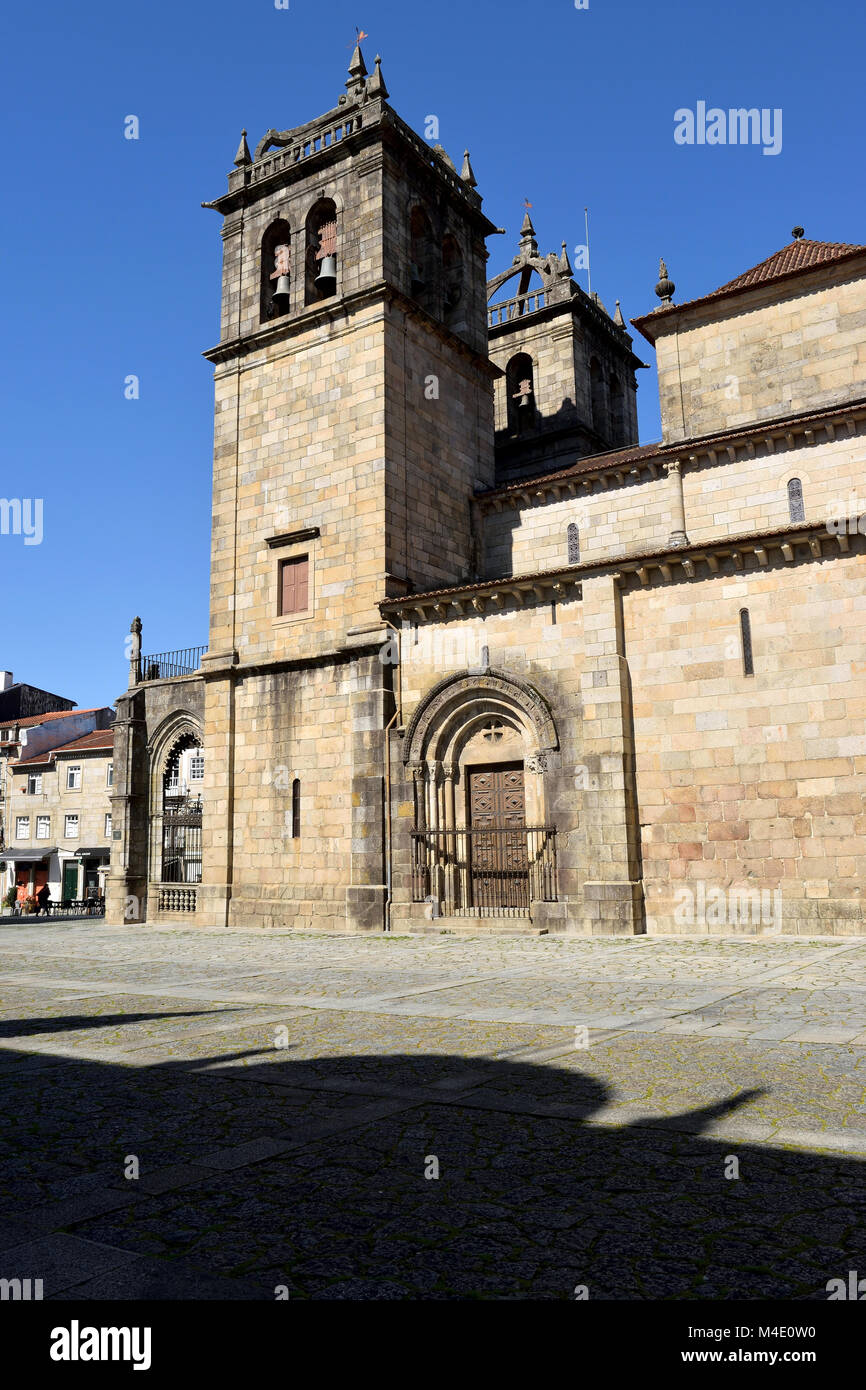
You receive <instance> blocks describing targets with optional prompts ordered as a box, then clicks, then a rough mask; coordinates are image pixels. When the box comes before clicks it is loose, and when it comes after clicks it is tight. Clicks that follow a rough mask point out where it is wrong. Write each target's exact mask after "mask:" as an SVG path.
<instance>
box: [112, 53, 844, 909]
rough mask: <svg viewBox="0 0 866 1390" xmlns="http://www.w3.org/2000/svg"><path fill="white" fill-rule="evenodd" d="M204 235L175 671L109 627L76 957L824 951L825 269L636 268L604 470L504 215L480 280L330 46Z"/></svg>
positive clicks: (380, 100)
mask: <svg viewBox="0 0 866 1390" xmlns="http://www.w3.org/2000/svg"><path fill="white" fill-rule="evenodd" d="M205 207H207V208H208V209H211V210H213V211H215V212H216V213H217V214H219V216H220V218H221V220H222V238H223V247H224V258H223V273H222V312H221V326H220V339H219V342H218V344H217V345H216V346H215V347H213V348H211V349H210V350H209V351H208V352H206V353H205V356H206V357H207V358H208V360H209V361H210V362H211V363H212V364H213V368H214V375H215V397H216V399H215V440H214V468H213V532H212V555H211V587H210V633H209V639H208V645H207V648H206V649H203V648H202V649H191V650H190V651H187V652H160V653H157V654H156V655H153V656H148V655H142V636H141V630H142V625H141V622H140V620H139V619H136V621H135V622H134V623H133V630H132V634H131V637H130V654H131V659H130V677H129V688H128V690H127V691H126V693H124V694H123V695H122V696H121V697H120V699H119V702H118V717H117V723H116V726H115V728H116V741H115V790H114V796H113V826H114V837H115V838H114V844H113V853H112V868H111V878H110V883H109V895H108V896H109V900H108V916H109V920H113V921H115V922H122V921H126V922H146V923H164V922H177V923H183V924H185V925H188V926H194V925H196V924H201V925H205V926H227V927H251V926H261V927H275V928H280V927H283V928H285V927H294V928H304V929H310V928H325V929H327V930H331V931H333V930H341V931H342V930H345V931H374V932H381V931H392V932H397V931H401V932H403V931H407V930H409V931H428V932H439V931H448V930H476V931H493V930H501V929H508V930H512V931H515V930H516V931H536V932H537V931H550V932H566V931H567V932H576V933H584V934H605V933H618V934H633V933H642V932H675V931H683V932H694V931H698V932H700V931H707V932H712V931H719V932H729V931H731V930H740V931H748V932H757V933H769V932H774V931H782V932H791V933H815V932H820V933H827V932H830V933H857V932H861V931H862V930H863V925H864V910H863V884H864V870H866V802H864V795H866V730H864V718H866V585H864V578H866V568H864V555H866V535H864V533H866V487H864V486H863V480H862V474H863V464H864V428H866V389H864V382H866V247H864V246H861V245H851V244H842V243H836V242H825V241H813V240H808V239H807V238H806V237H805V234H804V232H803V230H802V229H801V228H795V229H794V233H793V240H792V241H790V243H789V244H787V245H785V246H784V247H783V248H782V249H781V250H778V251H776V252H775V253H774V254H770V255H769V256H768V258H767V259H766V260H764V261H763V262H761V263H760V264H759V265H756V266H754V267H753V268H752V269H750V270H746V271H745V272H744V273H743V274H740V275H738V276H737V278H736V279H734V280H731V281H730V282H729V283H728V284H725V285H723V286H722V287H721V288H718V289H715V288H713V287H712V286H707V287H704V292H702V293H701V296H700V297H699V298H694V299H691V300H690V301H686V302H682V303H678V302H676V301H675V298H674V296H675V286H674V284H673V282H672V280H671V279H670V278H669V276H668V272H667V270H666V269H665V267H664V264H662V267H661V273H660V278H659V282H658V285H657V286H656V296H657V299H658V301H659V303H658V304H657V305H656V307H655V308H654V309H652V310H650V311H648V312H646V313H645V314H644V316H643V317H640V318H636V319H634V320H632V324H633V326H634V328H635V330H636V331H637V332H638V333H640V334H641V335H642V337H643V339H644V340H646V344H647V346H646V347H644V349H643V351H644V355H646V353H647V351H648V350H649V345H652V347H653V348H654V349H655V352H656V354H657V361H658V372H659V385H660V394H661V408H662V430H663V438H662V441H661V442H660V443H654V444H645V445H640V444H639V443H638V436H637V423H636V421H637V416H636V409H635V393H636V388H637V379H636V373H637V371H638V369H640V368H641V366H642V365H643V364H642V363H641V361H640V358H639V357H638V356H637V355H636V353H635V351H634V343H633V338H632V336H630V334H629V332H628V331H627V328H626V324H625V322H624V319H623V316H622V313H621V311H620V308H619V304H617V305H616V309H615V312H614V313H613V314H612V315H611V313H609V312H608V310H607V309H606V308H605V307H604V305H603V304H602V302H601V300H600V299H599V297H598V296H597V295H595V294H593V295H589V294H587V293H585V292H584V291H583V290H582V289H581V288H580V287H579V286H578V284H577V283H576V282H575V280H574V279H573V275H572V267H571V265H570V263H569V258H568V254H567V251H566V248H565V245H564V244H563V246H562V249H561V251H559V252H552V253H548V254H542V253H541V252H540V250H539V246H538V242H537V239H536V234H535V230H534V228H533V225H532V221H531V218H530V215H529V211H528V208H527V213H526V217H525V219H524V221H523V225H522V227H521V229H520V234H519V238H516V239H515V240H516V254H514V255H513V257H512V258H511V260H510V263H509V264H507V265H506V266H505V267H504V268H503V269H502V270H501V272H500V273H497V274H495V275H494V276H493V278H490V279H489V278H488V268H487V260H488V248H487V241H488V239H491V238H492V241H491V251H490V254H491V257H492V261H493V263H494V264H495V263H496V259H497V258H498V257H501V260H502V261H507V260H508V255H509V254H510V252H511V250H513V244H512V247H511V248H509V252H508V253H502V247H503V245H504V243H503V242H502V241H501V240H499V239H497V237H496V234H497V233H498V232H499V231H501V229H497V228H495V227H494V226H493V224H492V223H491V222H490V221H489V220H488V219H487V217H486V216H485V214H484V212H483V211H482V199H481V196H480V195H479V193H478V190H477V187H476V180H475V176H474V173H473V169H472V165H471V162H470V158H469V155H468V154H467V155H466V156H465V157H464V159H463V162H462V167H461V168H460V169H459V170H458V168H457V166H456V164H455V163H453V162H452V160H451V158H450V157H449V155H448V154H447V153H446V152H445V151H444V150H443V149H442V148H441V147H439V146H436V147H433V146H431V145H430V144H429V143H427V142H426V141H424V140H423V139H421V138H420V137H419V136H418V135H416V134H415V133H414V132H413V131H412V130H411V129H410V128H409V127H408V126H407V125H406V124H405V123H404V122H403V121H402V120H401V119H400V117H399V116H398V115H397V113H396V112H395V111H394V110H393V108H392V107H391V106H390V105H389V103H388V92H387V89H386V86H385V80H384V77H383V75H382V71H381V65H380V60H379V59H378V58H377V59H376V62H375V66H374V69H373V71H372V73H370V72H369V71H368V70H367V67H366V64H365V62H364V58H363V56H362V54H361V51H360V48H356V49H355V52H354V54H353V56H352V61H351V64H350V67H349V78H348V81H347V82H346V84H345V91H344V92H343V93H341V95H340V96H339V100H338V101H337V103H336V105H334V106H333V108H332V109H331V110H329V111H328V112H327V113H326V114H325V115H323V116H321V117H319V118H317V119H315V120H312V121H309V122H308V123H307V124H305V125H300V126H298V127H296V128H295V129H291V130H269V131H268V132H267V134H266V135H265V136H264V137H263V138H262V139H261V140H260V141H259V143H258V145H257V147H256V148H255V151H254V153H252V154H251V153H250V149H249V146H248V144H247V140H246V133H244V135H243V137H242V139H241V144H240V148H239V150H238V153H237V156H236V158H235V161H234V168H233V170H232V172H231V173H230V174H229V176H228V191H227V192H226V193H224V194H223V195H222V196H220V197H218V198H216V199H215V200H214V201H213V202H210V203H207V204H205ZM768 249H771V248H768ZM648 297H649V296H648ZM202 505H203V506H204V505H205V501H204V498H203V499H202ZM144 630H145V634H146V635H148V636H149V634H147V625H146V617H145V629H144ZM144 645H145V646H148V645H153V644H148V643H147V642H145V643H144ZM769 904H771V905H772V910H771V911H767V910H766V909H767V906H768V905H769Z"/></svg>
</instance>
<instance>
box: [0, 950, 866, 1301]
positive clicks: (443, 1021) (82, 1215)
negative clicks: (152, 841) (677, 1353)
mask: <svg viewBox="0 0 866 1390" xmlns="http://www.w3.org/2000/svg"><path fill="white" fill-rule="evenodd" d="M0 997H2V1001H3V1002H2V1022H0V1034H2V1047H0V1071H2V1080H3V1086H4V1094H5V1097H6V1099H5V1105H4V1114H3V1127H2V1131H0V1277H3V1278H16V1277H18V1278H26V1277H31V1278H42V1280H43V1284H44V1292H45V1297H47V1298H56V1299H61V1300H62V1299H73V1298H74V1299H78V1298H88V1299H101V1298H126V1299H135V1298H141V1297H157V1298H200V1299H221V1298H233V1299H274V1298H275V1297H277V1296H278V1295H277V1292H276V1291H277V1290H278V1289H279V1290H281V1294H280V1295H279V1296H288V1297H289V1298H295V1299H296V1298H316V1299H322V1298H324V1299H329V1298H330V1299H340V1298H365V1299H404V1298H432V1299H453V1298H466V1297H470V1298H473V1297H474V1298H493V1299H503V1298H506V1299H508V1298H512V1299H514V1298H516V1299H525V1298H551V1299H556V1298H559V1299H568V1298H573V1297H575V1290H576V1289H577V1288H578V1287H579V1286H585V1287H586V1288H587V1290H588V1294H589V1297H590V1298H605V1299H648V1300H653V1299H732V1298H747V1299H763V1298H778V1297H782V1298H792V1299H803V1300H808V1299H818V1298H820V1299H823V1298H826V1296H827V1294H826V1284H827V1281H828V1280H830V1279H833V1278H839V1277H843V1278H847V1275H848V1271H849V1270H852V1269H853V1270H860V1271H861V1273H862V1272H866V1235H864V1216H866V1184H864V1181H863V1179H864V1174H866V1169H864V1159H866V1104H864V1098H866V941H863V940H861V941H857V940H852V939H848V940H842V941H840V939H839V938H838V937H836V938H832V939H829V938H824V939H814V940H807V939H802V938H798V939H796V940H794V939H792V940H791V941H787V940H779V939H775V940H773V941H768V940H755V939H753V938H747V937H740V938H736V939H733V938H728V939H720V938H712V939H707V938H703V939H695V938H682V937H679V938H676V939H673V938H658V937H651V938H634V939H629V940H623V939H622V938H619V939H610V940H601V939H594V940H577V939H571V940H563V939H557V938H552V937H540V938H536V937H501V936H500V937H490V938H484V937H475V938H464V937H458V936H451V935H442V936H427V937H413V938H408V937H395V938H383V937H377V938H357V937H340V936H315V937H313V936H310V935H306V936H305V935H302V934H298V933H291V932H286V933H273V934H271V933H269V934H253V933H249V932H244V933H240V932H215V931H214V932H211V931H168V930H156V929H153V928H146V929H143V928H126V929H124V928H113V927H106V926H105V925H104V924H102V923H92V922H88V923H84V922H82V923H69V924H66V923H64V924H60V923H55V924H46V923H42V924H40V925H39V926H35V925H26V924H20V925H18V924H15V925H4V926H2V927H0ZM133 1159H134V1160H136V1161H137V1165H138V1177H137V1178H136V1177H133V1178H128V1177H126V1176H125V1170H130V1171H131V1165H132V1160H133ZM734 1160H736V1162H734ZM737 1168H738V1172H739V1176H738V1177H734V1176H732V1174H733V1172H734V1171H735V1170H736V1169H737ZM437 1171H438V1176H434V1174H435V1173H436V1172H437Z"/></svg>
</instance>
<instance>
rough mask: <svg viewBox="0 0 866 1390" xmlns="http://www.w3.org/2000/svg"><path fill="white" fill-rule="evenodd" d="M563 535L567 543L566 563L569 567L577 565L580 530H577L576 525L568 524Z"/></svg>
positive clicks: (573, 523) (578, 561)
mask: <svg viewBox="0 0 866 1390" xmlns="http://www.w3.org/2000/svg"><path fill="white" fill-rule="evenodd" d="M565 534H566V539H567V542H568V563H569V564H570V565H579V564H580V530H579V529H578V526H577V523H576V522H574V521H572V522H570V523H569V525H568V528H567V530H566V533H565Z"/></svg>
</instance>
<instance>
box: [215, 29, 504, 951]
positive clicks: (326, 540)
mask: <svg viewBox="0 0 866 1390" xmlns="http://www.w3.org/2000/svg"><path fill="white" fill-rule="evenodd" d="M204 206H205V207H208V208H212V209H214V210H215V211H217V212H219V213H220V214H221V215H222V218H223V225H222V236H223V245H224V255H223V273H222V310H221V324H220V341H219V343H218V344H217V346H216V347H214V348H212V349H210V350H209V351H208V352H207V353H205V356H206V357H207V358H208V359H209V360H210V361H211V362H212V363H213V364H214V369H215V398H216V399H215V426H214V472H213V530H212V548H211V599H210V609H211V614H210V645H209V651H208V654H207V656H206V658H205V660H204V663H203V668H202V669H203V675H204V679H205V682H206V688H207V699H206V714H205V728H206V731H207V733H206V740H207V746H206V763H205V765H206V768H207V774H206V776H207V778H208V779H212V785H211V789H210V791H211V794H210V797H209V800H208V808H209V817H210V821H211V825H210V831H209V833H208V834H206V836H205V845H206V848H205V872H204V881H205V885H209V887H208V892H209V893H210V894H211V905H212V909H213V911H212V915H213V916H214V917H216V919H217V920H226V921H236V922H247V921H249V922H252V923H258V922H259V920H260V918H264V924H268V923H269V921H270V920H273V921H274V922H277V921H280V922H284V921H291V920H294V919H295V918H296V917H297V916H298V914H299V913H300V911H301V909H300V908H298V910H297V912H295V913H294V917H293V915H292V913H293V911H294V909H292V910H291V911H290V909H289V907H286V906H285V903H286V900H289V901H290V902H296V901H299V900H303V901H306V902H308V903H309V902H313V901H317V902H318V903H319V906H318V908H317V909H316V916H317V920H318V921H319V923H321V921H322V913H323V911H324V912H325V916H327V911H328V908H327V907H326V906H323V900H322V894H321V885H320V884H319V881H318V876H319V875H320V874H321V873H322V872H323V871H324V870H323V850H322V846H323V845H327V846H328V855H326V856H325V857H326V860H327V865H328V869H327V872H332V874H333V879H332V881H331V888H332V899H333V901H331V903H330V908H331V910H332V911H333V913H334V915H335V917H336V918H337V919H339V920H343V921H345V919H346V917H347V916H348V917H349V919H350V920H351V921H352V922H354V923H355V924H356V925H358V924H360V925H365V924H367V919H368V918H369V924H370V925H379V926H380V925H381V920H379V921H378V922H376V921H375V920H374V919H375V918H376V912H377V911H378V909H377V908H376V906H375V904H376V902H377V894H378V895H379V898H378V901H379V902H381V893H382V881H383V866H382V851H381V842H380V840H379V837H378V834H377V833H373V830H372V828H371V827H372V824H373V822H375V821H376V818H377V817H378V816H380V814H381V783H382V748H383V746H384V745H383V735H382V733H381V731H382V729H383V728H384V725H385V723H387V720H388V718H389V717H390V713H391V708H390V704H389V696H388V691H387V684H388V681H389V679H390V675H391V672H390V670H388V669H387V668H383V666H382V665H381V664H380V662H379V660H378V653H379V651H380V649H381V643H382V639H383V634H384V633H385V629H384V628H383V624H382V618H381V614H380V612H379V608H378V604H379V603H380V602H381V601H382V600H384V599H386V598H390V597H395V596H401V595H404V594H407V593H411V592H412V591H413V590H421V589H431V588H437V587H442V586H447V585H449V584H455V583H459V582H461V581H463V580H466V579H467V578H469V577H472V576H474V566H475V563H476V562H475V548H474V544H473V535H472V524H471V518H472V496H473V493H474V492H475V490H477V489H484V488H488V487H491V486H492V485H493V481H494V476H495V470H494V458H493V439H494V424H493V382H494V379H495V378H496V376H497V375H498V370H497V368H496V367H494V366H493V365H492V364H491V362H490V360H489V357H488V355H487V314H486V259H487V252H486V247H485V237H486V236H488V235H489V234H490V233H491V232H493V231H494V230H495V228H494V227H493V225H492V223H491V222H489V221H488V219H487V218H486V217H485V215H484V214H483V212H482V210H481V198H480V196H479V194H478V192H477V190H476V184H475V177H474V174H473V171H472V166H471V163H470V161H469V156H468V153H467V154H466V156H465V157H464V161H463V165H462V169H461V170H460V172H458V171H457V169H456V167H455V165H454V164H453V163H452V161H451V159H450V158H449V156H448V155H447V154H446V153H445V151H444V150H442V149H440V148H439V147H436V148H435V149H434V148H431V147H430V146H429V145H428V144H427V143H426V142H425V141H424V140H422V139H421V138H420V137H419V136H418V135H416V134H415V133H414V131H412V130H411V129H410V128H409V126H407V125H406V124H405V122H404V121H402V120H401V119H400V117H399V116H398V115H397V113H396V112H395V111H394V110H393V109H392V107H391V106H390V105H389V104H388V92H387V88H386V86H385V81H384V78H383V76H382V70H381V63H380V60H379V59H378V58H377V59H376V62H375V66H374V70H373V72H372V73H370V72H368V70H367V67H366V64H365V62H364V57H363V54H362V53H361V49H360V46H356V48H355V50H354V53H353V54H352V60H351V63H350V65H349V75H348V81H347V82H346V84H345V92H343V93H342V94H341V95H340V97H339V100H338V102H337V104H336V105H335V106H334V107H333V108H332V109H331V110H329V111H327V112H326V113H325V114H324V115H322V116H320V117H317V118H316V119H315V120H312V121H309V122H307V123H306V124H304V125H300V126H297V127H295V128H293V129H290V130H269V131H267V133H266V134H265V135H264V136H263V137H262V139H261V140H259V142H258V144H257V145H256V146H255V149H254V151H253V153H252V154H251V153H250V147H249V145H248V143H247V137H246V132H244V133H243V134H242V137H241V142H240V145H239V148H238V151H237V155H236V157H235V161H234V168H233V170H232V172H231V173H230V174H229V177H228V191H227V193H225V194H223V195H222V196H221V197H219V198H217V199H215V200H214V201H213V202H210V203H206V204H204ZM352 730H354V731H355V732H354V733H352V732H351V731H352ZM330 736H333V737H332V738H331V737H330ZM274 768H281V769H283V772H282V773H281V774H280V776H281V777H283V779H284V781H285V782H286V784H287V785H288V784H291V785H292V786H293V787H295V785H296V784H297V787H298V788H299V790H298V791H297V793H294V792H293V796H294V795H296V796H297V806H296V807H295V806H293V807H292V808H285V807H284V805H283V800H281V793H280V792H279V790H278V789H277V788H276V787H274V786H273V785H272V782H271V781H269V779H272V778H273V776H274V772H273V770H274ZM263 784H264V789H262V787H263ZM283 799H284V797H283ZM377 805H378V810H377V809H376V808H377ZM287 809H291V812H292V814H291V816H290V820H291V824H292V826H296V825H298V824H299V825H300V826H301V827H302V829H301V831H300V832H298V833H296V831H295V830H294V829H293V830H292V833H291V836H290V841H291V842H290V843H289V844H287V843H286V838H285V833H284V830H283V815H284V811H286V810H287ZM295 811H297V815H295ZM250 817H252V821H251V820H250ZM346 884H350V885H351V888H350V889H347V888H346V887H345V885H346ZM341 885H343V886H341ZM341 894H342V897H341ZM327 896H328V895H327V894H326V895H325V898H326V899H327ZM263 900H267V901H268V902H271V903H273V902H274V901H279V902H280V903H282V904H283V907H282V908H281V910H280V914H279V915H275V916H274V917H273V919H270V918H268V915H267V910H266V908H265V907H264V906H262V905H261V904H262V901H263ZM271 910H272V911H273V908H271ZM310 911H312V909H310ZM222 913H224V914H225V915H224V917H221V916H220V914H222ZM370 914H372V916H371V915H370ZM379 917H380V918H381V912H379Z"/></svg>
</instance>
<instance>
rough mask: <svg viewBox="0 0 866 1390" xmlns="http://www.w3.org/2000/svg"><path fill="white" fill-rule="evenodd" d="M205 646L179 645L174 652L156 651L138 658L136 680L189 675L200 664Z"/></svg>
mask: <svg viewBox="0 0 866 1390" xmlns="http://www.w3.org/2000/svg"><path fill="white" fill-rule="evenodd" d="M206 651H207V647H179V648H178V650H177V651H176V652H156V654H155V655H154V656H142V657H140V658H139V669H138V680H139V681H160V680H166V679H168V678H169V677H170V676H191V675H193V673H194V672H195V671H197V670H198V669H199V667H200V666H201V659H202V657H203V656H204V654H205V652H206Z"/></svg>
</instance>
